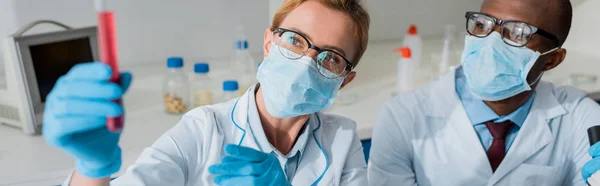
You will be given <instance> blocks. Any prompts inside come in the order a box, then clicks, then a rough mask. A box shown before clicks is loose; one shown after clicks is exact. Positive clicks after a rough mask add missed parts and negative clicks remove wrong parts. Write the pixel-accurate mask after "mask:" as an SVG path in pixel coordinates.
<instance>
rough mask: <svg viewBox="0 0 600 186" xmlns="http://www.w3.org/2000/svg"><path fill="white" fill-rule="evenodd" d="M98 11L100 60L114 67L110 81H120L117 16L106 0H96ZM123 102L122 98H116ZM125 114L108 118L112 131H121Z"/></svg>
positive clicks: (108, 124)
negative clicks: (110, 9) (108, 7)
mask: <svg viewBox="0 0 600 186" xmlns="http://www.w3.org/2000/svg"><path fill="white" fill-rule="evenodd" d="M95 3H96V11H97V13H98V43H99V47H100V61H102V62H103V63H106V64H107V65H108V66H110V68H111V69H112V76H111V77H110V79H109V81H110V82H113V83H120V82H121V81H120V79H121V78H120V73H119V62H118V60H117V39H116V29H115V17H114V13H113V12H112V11H109V10H108V9H107V7H106V0H96V1H95ZM115 102H117V103H118V104H121V99H118V100H115ZM123 123H124V121H123V115H120V116H118V117H114V118H107V120H106V126H107V128H108V130H110V131H111V132H119V131H121V130H122V129H123Z"/></svg>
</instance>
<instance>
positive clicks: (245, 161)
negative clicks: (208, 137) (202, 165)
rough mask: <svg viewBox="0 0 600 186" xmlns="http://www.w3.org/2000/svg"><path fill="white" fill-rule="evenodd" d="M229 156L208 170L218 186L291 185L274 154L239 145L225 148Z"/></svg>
mask: <svg viewBox="0 0 600 186" xmlns="http://www.w3.org/2000/svg"><path fill="white" fill-rule="evenodd" d="M225 152H226V153H227V154H228V155H227V156H225V157H223V158H222V160H221V164H217V165H212V166H210V167H209V168H208V171H209V172H210V173H211V174H214V175H217V176H216V177H215V179H214V182H215V184H217V185H226V186H230V185H261V186H262V185H265V186H270V185H277V186H286V185H290V186H291V184H290V183H289V182H288V181H287V179H286V176H285V174H284V173H283V170H282V169H281V165H280V164H279V160H278V159H277V157H275V155H273V154H266V153H263V152H260V151H257V150H254V149H252V148H248V147H242V146H239V145H227V146H225Z"/></svg>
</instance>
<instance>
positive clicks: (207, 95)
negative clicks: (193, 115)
mask: <svg viewBox="0 0 600 186" xmlns="http://www.w3.org/2000/svg"><path fill="white" fill-rule="evenodd" d="M209 71H210V68H209V65H208V64H207V63H196V64H194V77H193V78H192V83H191V85H192V86H191V89H192V104H193V105H194V107H199V106H204V105H210V104H212V103H213V91H214V86H213V80H212V79H211V78H210V77H209V76H208V72H209Z"/></svg>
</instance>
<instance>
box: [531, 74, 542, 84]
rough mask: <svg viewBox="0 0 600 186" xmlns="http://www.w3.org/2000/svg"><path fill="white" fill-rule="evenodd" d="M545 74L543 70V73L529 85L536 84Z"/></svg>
mask: <svg viewBox="0 0 600 186" xmlns="http://www.w3.org/2000/svg"><path fill="white" fill-rule="evenodd" d="M543 75H544V72H542V74H540V75H539V76H538V77H537V78H536V79H535V81H533V83H531V84H529V86H533V85H534V84H536V83H537V82H538V81H540V79H542V76H543Z"/></svg>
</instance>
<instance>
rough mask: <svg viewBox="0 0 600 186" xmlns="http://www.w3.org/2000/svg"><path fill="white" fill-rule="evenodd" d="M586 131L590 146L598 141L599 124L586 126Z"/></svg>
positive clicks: (599, 136) (599, 137) (599, 139)
mask: <svg viewBox="0 0 600 186" xmlns="http://www.w3.org/2000/svg"><path fill="white" fill-rule="evenodd" d="M587 133H588V139H589V141H590V146H591V145H594V144H596V143H598V142H599V141H600V125H597V126H593V127H590V128H588V130H587Z"/></svg>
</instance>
